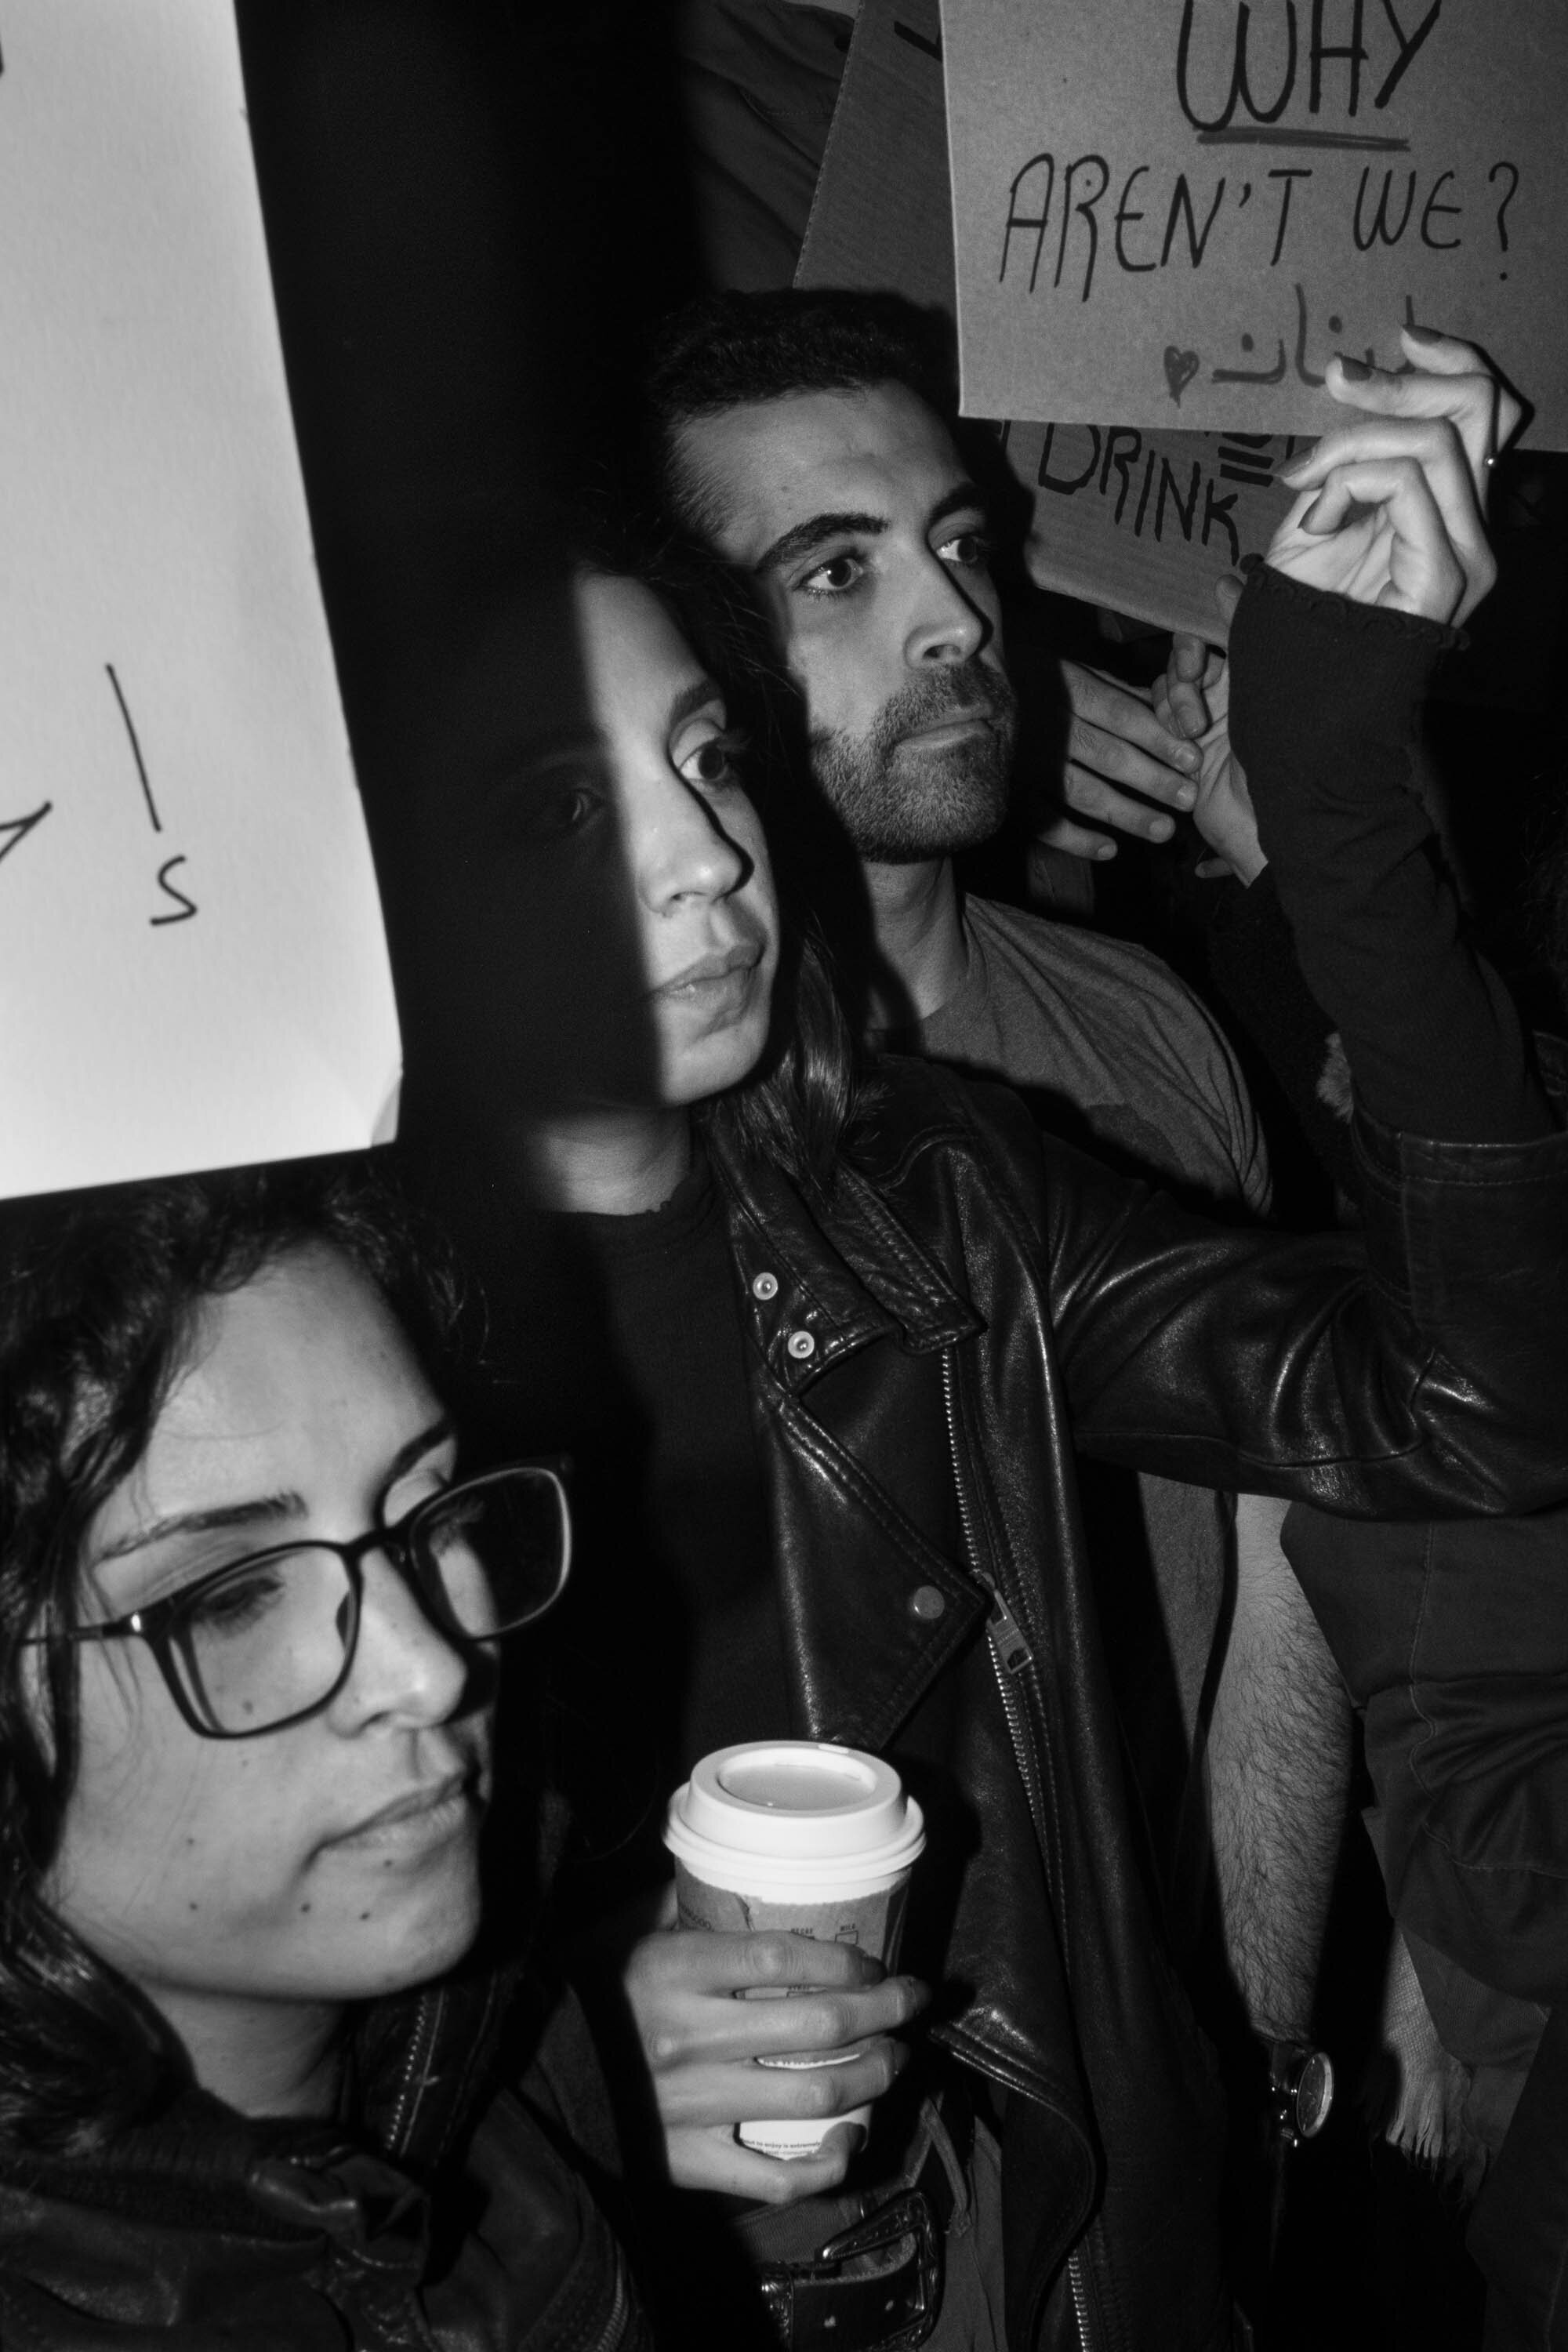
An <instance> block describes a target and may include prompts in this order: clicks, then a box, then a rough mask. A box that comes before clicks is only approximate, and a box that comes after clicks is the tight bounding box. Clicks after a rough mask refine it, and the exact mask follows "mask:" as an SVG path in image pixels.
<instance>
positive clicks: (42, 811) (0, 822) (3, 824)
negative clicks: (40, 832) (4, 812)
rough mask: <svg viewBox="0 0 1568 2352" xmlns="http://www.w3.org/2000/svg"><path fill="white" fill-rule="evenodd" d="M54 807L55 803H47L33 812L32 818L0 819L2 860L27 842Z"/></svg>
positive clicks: (10, 817)
mask: <svg viewBox="0 0 1568 2352" xmlns="http://www.w3.org/2000/svg"><path fill="white" fill-rule="evenodd" d="M53 806H54V803H53V801H46V802H45V803H44V804H43V806H42V808H36V809H35V810H34V811H33V813H32V814H31V816H6V817H0V858H3V857H9V856H10V855H11V852H12V851H13V850H14V849H15V848H16V847H17V845H18V844H20V843H21V842H24V841H26V838H27V835H29V834H30V833H31V832H32V830H33V827H34V826H35V825H36V824H42V823H43V821H44V819H45V818H46V817H47V814H48V813H49V811H50V810H51V809H52V808H53Z"/></svg>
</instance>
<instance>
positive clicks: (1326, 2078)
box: [1293, 2050, 1334, 2139]
mask: <svg viewBox="0 0 1568 2352" xmlns="http://www.w3.org/2000/svg"><path fill="white" fill-rule="evenodd" d="M1333 2104H1334V2069H1333V2063H1332V2061H1331V2059H1330V2058H1329V2057H1328V2056H1327V2055H1326V2054H1325V2053H1324V2052H1322V2051H1321V2050H1312V2051H1310V2052H1309V2053H1308V2054H1307V2056H1306V2057H1305V2058H1304V2059H1303V2060H1302V2062H1301V2072H1300V2074H1299V2075H1298V2076H1297V2078H1296V2112H1295V2116H1294V2117H1293V2121H1294V2124H1295V2126H1296V2129H1297V2131H1298V2132H1299V2133H1300V2136H1301V2137H1302V2138H1303V2139H1315V2138H1316V2137H1317V2136H1318V2134H1319V2133H1320V2132H1321V2130H1322V2128H1323V2126H1324V2125H1325V2124H1326V2123H1327V2122H1328V2120H1329V2109H1330V2108H1331V2106H1332V2105H1333Z"/></svg>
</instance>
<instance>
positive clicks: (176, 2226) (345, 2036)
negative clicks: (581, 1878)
mask: <svg viewBox="0 0 1568 2352" xmlns="http://www.w3.org/2000/svg"><path fill="white" fill-rule="evenodd" d="M3 1244H4V1263H5V1284H4V1287H3V1289H0V1400H3V1402H0V1412H3V1415H4V1425H3V1433H0V1434H3V1447H0V1491H3V1496H4V1502H3V1506H0V1510H3V1524H4V1528H5V1535H4V1558H3V1565H0V1787H3V1790H4V1796H3V1802H0V1905H3V1909H0V2341H3V2342H5V2344H6V2345H22V2344H26V2345H28V2346H30V2347H38V2352H57V2347H58V2352H89V2347H109V2346H110V2345H112V2346H114V2347H121V2352H134V2347H141V2346H145V2347H149V2352H151V2347H153V2346H154V2345H156V2346H157V2347H160V2352H174V2347H182V2346H184V2347H190V2352H197V2347H203V2352H205V2347H210V2346H211V2345H213V2344H214V2343H216V2342H217V2341H219V2340H221V2341H222V2342H223V2343H224V2344H226V2345H232V2346H235V2347H245V2352H307V2347H322V2352H325V2347H329V2346H331V2347H343V2346H353V2347H361V2352H373V2348H374V2352H379V2347H388V2348H390V2347H393V2346H396V2347H400V2352H402V2348H403V2347H415V2346H424V2347H443V2346H445V2347H453V2352H456V2347H462V2352H483V2347H491V2352H519V2347H530V2352H535V2347H536V2348H537V2352H620V2347H636V2346H638V2345H641V2344H644V2343H646V2342H647V2337H646V2336H645V2334H644V2332H643V2328H642V2325H641V2322H640V2320H639V2318H638V2317H637V2313H636V2310H635V2308H634V2305H633V2303H632V2300H631V2296H630V2293H629V2289H628V2285H627V2281H626V2273H625V2270H624V2267H623V2264H622V2262H621V2258H620V2255H619V2253H618V2252H617V2250H616V2245H615V2243H614V2242H613V2240H612V2238H611V2235H610V2232H609V2230H608V2228H607V2225H606V2224H605V2221H604V2220H603V2218H602V2217H601V2216H600V2214H599V2213H598V2212H597V2210H595V2206H594V2203H593V2200H592V2199H591V2197H590V2196H589V2194H588V2191H587V2189H586V2188H585V2186H584V2181H583V2179H581V2177H580V2175H579V2173H578V2172H577V2171H576V2170H575V2169H574V2167H573V2166H572V2165H570V2164H568V2163H567V2162H566V2161H565V2160H564V2159H563V2157H562V2156H561V2155H560V2154H559V2153H558V2149H557V2145H556V2143H557V2142H558V2141H559V2140H561V2139H562V2138H563V2135H564V2131H565V2128H566V2126H565V2123H564V2120H563V2099H562V2095H561V2092H560V2090H559V2088H558V2085H559V2083H560V2082H561V2080H562V2079H563V2072H564V2078H565V2079H567V2080H569V2081H570V2082H571V2083H572V2084H574V2096H573V2099H572V2101H571V2102H569V2104H570V2105H571V2106H572V2108H573V2115H572V2128H573V2129H574V2131H575V2132H576V2134H577V2135H578V2137H583V2138H588V2139H591V2138H592V2137H593V2133H594V2128H595V2126H594V2119H593V2115H592V2112H591V2100H592V2084H593V2080H594V2076H593V2072H592V2063H591V2060H590V2059H589V2058H588V2056H587V2053H586V2048H585V2043H584V2037H583V2035H582V2032H581V2028H580V2026H578V2025H576V2024H575V2023H574V2021H573V2019H572V2017H571V2016H570V2015H569V2014H566V2015H563V2017H562V2018H561V2019H559V2020H558V2021H556V2022H555V2023H554V2024H553V2025H552V2026H550V2027H544V2026H542V2022H541V2021H540V2019H539V2017H538V2016H537V2014H536V2013H535V2012H534V2011H533V2010H532V2009H531V2008H529V2007H528V2006H527V2005H526V2003H525V2000H524V1999H523V1996H522V1995H521V1993H520V1991H519V1988H518V1985H517V1982H516V1975H517V1971H516V1968H515V1965H514V1966H512V1967H511V1968H510V1969H498V1968H497V1967H495V1966H494V1965H490V1966H484V1965H479V1964H477V1963H476V1962H475V1960H474V1959H473V1958H472V1956H471V1947H472V1946H473V1944H474V1942H475V1938H476V1936H477V1934H478V1932H479V1825H480V1820H481V1816H482V1813H483V1811H484V1807H485V1804H486V1801H487V1799H488V1797H489V1787H490V1779H491V1765H490V1716H491V1708H492V1700H493V1696H494V1692H493V1682H494V1675H495V1665H496V1646H497V1645H496V1636H497V1635H499V1634H500V1633H506V1632H508V1631H510V1630H512V1629H514V1628H516V1627H518V1626H521V1625H524V1624H527V1623H529V1622H531V1620H532V1619H534V1618H535V1617H537V1616H538V1615H540V1614H541V1613H542V1612H543V1611H544V1610H546V1609H548V1608H549V1607H550V1606H551V1605H552V1602H553V1601H554V1600H555V1598H556V1597H557V1595H558V1594H559V1592H560V1591H561V1588H562V1585H563V1581H564V1579H565V1574H566V1567H567V1560H568V1552H569V1530H568V1526H567V1520H566V1514H565V1503H564V1497H563V1493H562V1490H561V1486H560V1481H559V1478H558V1476H557V1475H556V1474H555V1472H554V1471H553V1470H552V1469H550V1468H549V1467H547V1466H545V1465H539V1464H529V1465H516V1466H513V1467H510V1468H509V1469H507V1470H506V1471H503V1472H498V1473H494V1474H491V1475H488V1476H484V1477H480V1478H478V1479H472V1480H461V1481H459V1480H458V1479H457V1477H456V1441H455V1437H454V1434H453V1431H452V1426H451V1423H450V1422H449V1420H448V1418H447V1414H446V1413H445V1412H444V1410H443V1408H442V1407H441V1405H440V1404H439V1403H438V1402H437V1398H436V1396H435V1394H434V1392H433V1391H432V1389H431V1387H430V1385H429V1382H428V1381H427V1379H426V1374H425V1372H424V1370H422V1369H421V1365H420V1362H419V1360H418V1358H417V1356H416V1353H415V1349H414V1346H413V1344H412V1341H411V1339H410V1336H409V1332H410V1329H411V1328H414V1329H420V1330H422V1331H425V1330H428V1329H429V1328H430V1327H431V1325H432V1318H433V1313H434V1310H435V1309H436V1307H437V1305H438V1297H437V1290H436V1288H435V1287H434V1286H432V1285H431V1284H430V1283H429V1282H428V1281H427V1280H426V1278H425V1277H423V1276H420V1275H419V1274H418V1272H417V1270H416V1262H415V1261H414V1259H413V1258H412V1255H411V1254H410V1252H409V1250H408V1247H407V1244H406V1242H405V1239H404V1238H403V1237H402V1234H401V1232H400V1228H399V1226H398V1224H397V1223H396V1222H395V1219H394V1218H393V1217H392V1216H391V1214H390V1213H389V1207H388V1203H387V1202H386V1201H385V1199H384V1197H382V1196H381V1195H380V1194H379V1193H378V1192H376V1191H375V1190H374V1189H373V1188H371V1187H370V1186H369V1185H367V1183H366V1181H365V1180H364V1179H363V1178H362V1177H354V1178H350V1177H349V1176H346V1175H344V1174H342V1173H337V1174H334V1173H331V1172H328V1173H325V1174H323V1173H322V1172H321V1171H319V1170H316V1171H310V1170H306V1171H289V1172H284V1173H278V1174H268V1173H266V1172H256V1173H249V1174H241V1175H238V1176H234V1177H228V1178H210V1179H196V1178H191V1179H185V1180H182V1181H171V1182H166V1183H159V1184H153V1185H148V1186H144V1187H138V1188H134V1189H131V1190H128V1191H126V1192H122V1193H120V1194H112V1193H111V1194H109V1195H97V1196H86V1197H84V1198H83V1199H81V1200H79V1201H77V1202H46V1203H44V1204H42V1205H41V1206H39V1207H37V1208H35V1209H32V1210H26V1211H16V1212H12V1213H9V1214H8V1216H7V1219H6V1223H5V1230H4V1235H3ZM584 2100H586V2101H587V2102H588V2103H589V2108H590V2111H589V2113H588V2114H587V2116H584V2113H583V2108H584Z"/></svg>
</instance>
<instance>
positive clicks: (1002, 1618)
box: [942, 1348, 1059, 1899]
mask: <svg viewBox="0 0 1568 2352" xmlns="http://www.w3.org/2000/svg"><path fill="white" fill-rule="evenodd" d="M942 1409H943V1411H944V1412H945V1413H946V1415H947V1444H948V1451H949V1453H950V1454H951V1455H952V1486H953V1492H954V1494H955V1495H956V1496H957V1497H958V1519H959V1525H960V1527H961V1528H962V1529H963V1551H964V1560H965V1564H966V1566H967V1567H968V1569H969V1572H970V1574H971V1575H972V1576H973V1579H974V1580H975V1582H976V1583H977V1584H980V1585H984V1589H985V1591H987V1592H988V1593H989V1594H990V1596H991V1614H990V1616H989V1617H988V1618H987V1620H986V1624H985V1631H986V1634H987V1636H988V1638H989V1640H990V1643H991V1663H992V1664H993V1666H994V1668H995V1670H996V1687H997V1689H998V1691H999V1692H1000V1694H1001V1698H1002V1712H1003V1714H1004V1715H1005V1717H1006V1718H1007V1731H1008V1735H1009V1737H1010V1738H1011V1739H1012V1742H1013V1754H1014V1758H1015V1760H1016V1763H1017V1767H1018V1777H1019V1779H1020V1780H1022V1781H1023V1783H1024V1791H1025V1794H1026V1797H1027V1798H1028V1801H1029V1813H1030V1817H1031V1819H1032V1820H1033V1822H1034V1824H1035V1835H1036V1837H1037V1838H1038V1840H1039V1842H1040V1851H1041V1852H1042V1853H1047V1854H1049V1853H1054V1852H1055V1841H1054V1840H1053V1839H1052V1838H1051V1836H1050V1835H1049V1832H1048V1824H1047V1818H1046V1805H1045V1797H1044V1792H1043V1790H1042V1789H1041V1787H1040V1775H1039V1766H1038V1761H1037V1758H1036V1756H1035V1752H1034V1747H1033V1743H1032V1742H1031V1740H1030V1738H1029V1737H1028V1733H1027V1730H1026V1727H1025V1723H1024V1710H1023V1708H1022V1706H1020V1705H1019V1703H1018V1688H1017V1683H1018V1677H1019V1676H1020V1675H1026V1674H1028V1673H1029V1672H1031V1671H1032V1669H1033V1666H1034V1663H1035V1657H1034V1652H1033V1651H1032V1650H1031V1649H1030V1647H1029V1644H1028V1643H1027V1642H1026V1640H1025V1638H1024V1632H1023V1628H1022V1627H1021V1626H1020V1624H1019V1622H1018V1621H1017V1619H1016V1617H1015V1616H1014V1614H1013V1612H1012V1610H1011V1609H1010V1608H1009V1607H1008V1605H1007V1602H1006V1600H1005V1596H1004V1595H1003V1593H1002V1591H1000V1589H999V1587H998V1586H997V1583H996V1581H995V1579H994V1577H991V1576H988V1575H987V1574H986V1572H985V1570H984V1568H983V1567H982V1565H981V1561H980V1548H979V1546H978V1545H977V1543H976V1542H975V1540H974V1522H973V1517H972V1516H971V1513H970V1508H969V1497H968V1496H967V1495H966V1494H965V1492H964V1486H963V1461H962V1459H961V1457H960V1454H959V1451H958V1408H957V1404H956V1402H955V1401H954V1398H953V1393H952V1349H951V1348H948V1349H943V1351H942ZM1058 1899H1059V1898H1058Z"/></svg>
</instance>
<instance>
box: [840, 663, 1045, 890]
mask: <svg viewBox="0 0 1568 2352" xmlns="http://www.w3.org/2000/svg"><path fill="white" fill-rule="evenodd" d="M961 711H962V712H964V713H966V714H967V713H973V712H980V713H982V714H983V715H984V718H985V719H987V721H988V722H989V723H988V725H987V726H986V727H985V728H984V729H983V730H977V731H976V732H975V733H974V734H973V735H969V736H966V737H965V738H964V739H963V741H961V742H957V743H950V744H948V745H946V746H945V747H943V748H941V749H937V748H935V747H932V748H931V749H928V750H921V749H920V748H919V747H918V746H911V747H910V749H909V750H907V751H906V750H904V749H903V738H904V737H905V736H906V735H907V734H908V733H909V732H910V730H911V729H912V728H917V727H931V726H935V725H939V724H940V723H941V722H942V720H943V719H947V718H950V717H956V716H957V715H958V714H959V713H960V712H961ZM1016 732H1017V699H1016V696H1015V695H1014V692H1013V689H1012V687H1011V686H1010V685H1009V684H1008V682H1007V679H1006V678H1005V677H1004V676H1003V674H1002V672H1001V671H1000V670H997V669H993V668H991V667H989V666H988V665H987V664H985V663H983V662H980V661H967V662H965V663H963V666H962V667H959V668H954V669H942V670H940V671H933V672H932V673H931V676H930V677H921V678H915V679H912V680H911V681H910V684H909V685H908V686H906V687H903V688H900V691H899V692H898V693H897V694H896V695H894V697H893V698H892V700H891V701H890V702H888V703H886V704H884V706H883V708H882V709H881V710H880V711H879V714H878V717H877V720H876V723H875V725H874V726H873V727H872V728H871V729H870V730H869V732H868V733H867V734H865V735H849V734H846V733H843V732H840V731H836V730H831V729H825V730H822V731H820V732H818V733H815V734H813V735H812V737H811V739H810V743H811V772H812V774H813V776H814V777H815V778H816V782H817V785H818V786H819V788H820V789H821V791H822V793H823V794H824V796H825V797H826V801H827V803H828V804H829V806H830V807H831V808H832V809H833V811H834V813H835V814H836V815H837V817H838V819H839V821H840V823H841V824H843V826H844V829H845V831H846V833H847V835H848V836H849V839H850V841H851V843H852V844H853V845H854V848H855V851H856V854H857V856H860V857H864V858H867V859H868V860H869V861H870V862H871V863H872V864H873V865H878V866H914V865H919V864H920V863H921V862H922V861H923V860H924V859H926V858H928V857H945V856H949V855H950V854H951V853H952V851H954V850H958V849H973V847H974V846H975V845H976V844H977V843H979V842H982V841H989V840H990V838H991V836H992V835H993V834H994V833H996V832H998V831H999V830H1000V829H1001V826H1002V824H1003V823H1004V821H1005V818H1006V814H1007V808H1008V802H1009V797H1010V788H1011V778H1012V771H1013V744H1014V739H1015V737H1016Z"/></svg>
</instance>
